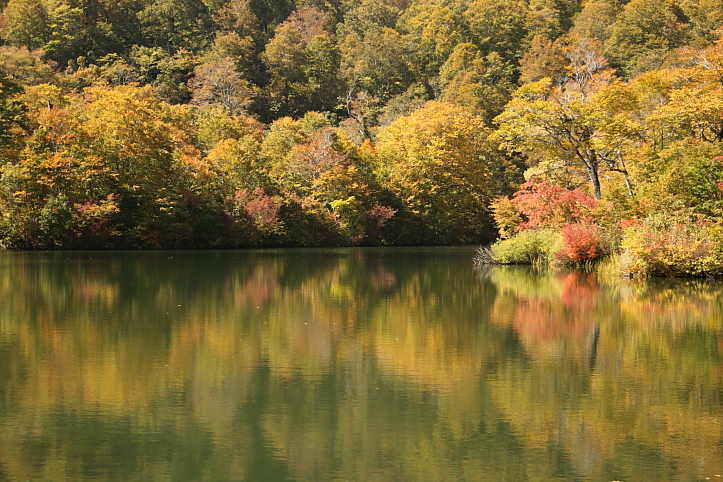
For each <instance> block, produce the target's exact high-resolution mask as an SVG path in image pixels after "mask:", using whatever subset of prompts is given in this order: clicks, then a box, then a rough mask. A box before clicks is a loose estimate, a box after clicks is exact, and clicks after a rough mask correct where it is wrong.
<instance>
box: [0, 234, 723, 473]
mask: <svg viewBox="0 0 723 482" xmlns="http://www.w3.org/2000/svg"><path fill="white" fill-rule="evenodd" d="M473 253H474V248H435V249H431V248H430V249H348V250H347V249H337V250H279V251H219V252H122V253H96V252H93V253H88V252H85V253H77V252H70V253H68V252H63V253H0V299H1V300H2V302H1V303H0V480H18V481H25V480H121V481H127V480H174V481H178V480H250V481H264V480H272V481H283V480H309V481H316V480H319V481H325V480H339V481H343V480H355V481H376V480H411V481H415V480H420V481H433V480H444V481H447V480H473V481H480V480H492V481H494V480H514V481H523V480H600V481H613V480H630V481H633V480H646V481H647V480H685V481H688V480H706V479H707V478H710V479H711V480H722V479H721V477H720V476H721V475H723V296H721V294H722V293H723V285H721V284H720V283H716V282H705V281H658V282H649V283H643V282H633V281H625V280H609V281H601V280H597V279H596V278H594V277H592V276H589V275H585V274H581V273H564V272H563V273H548V274H535V273H533V272H531V271H530V270H527V269H523V268H507V267H497V268H491V269H485V270H475V269H473V267H472V262H471V260H472V255H473Z"/></svg>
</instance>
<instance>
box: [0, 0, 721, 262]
mask: <svg viewBox="0 0 723 482" xmlns="http://www.w3.org/2000/svg"><path fill="white" fill-rule="evenodd" d="M0 8H1V9H2V16H1V17H0V39H1V40H0V245H1V246H2V247H4V248H7V249H118V248H225V247H245V246H356V245H420V244H485V245H488V244H490V243H492V242H494V244H493V245H492V246H491V248H490V249H489V250H487V251H486V252H485V256H488V257H489V259H490V260H494V261H495V262H504V263H536V262H544V263H559V264H579V263H587V262H590V261H594V260H598V259H600V258H607V259H608V260H610V259H613V260H614V264H615V267H616V268H615V269H621V270H622V271H624V272H626V273H628V274H631V275H694V276H700V275H705V276H715V275H720V274H723V245H722V244H721V241H723V157H722V156H723V40H721V38H720V36H721V31H719V30H718V29H719V28H720V27H721V25H722V24H723V5H721V4H720V3H719V2H708V1H704V0H631V1H629V2H626V1H624V0H610V1H607V0H586V1H583V2H578V1H576V0H473V1H461V0H297V1H295V2H294V1H293V0H274V1H272V0H118V1H108V0H0ZM495 240H497V241H496V242H495Z"/></svg>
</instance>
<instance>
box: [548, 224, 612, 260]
mask: <svg viewBox="0 0 723 482" xmlns="http://www.w3.org/2000/svg"><path fill="white" fill-rule="evenodd" d="M561 234H562V250H560V251H558V252H556V253H555V257H556V258H557V259H558V261H560V262H562V263H564V264H576V263H581V262H585V261H593V260H596V259H598V258H599V257H600V255H601V254H602V247H601V244H600V235H599V234H598V228H597V226H595V225H594V224H586V223H573V224H568V225H566V226H564V227H563V228H562V230H561Z"/></svg>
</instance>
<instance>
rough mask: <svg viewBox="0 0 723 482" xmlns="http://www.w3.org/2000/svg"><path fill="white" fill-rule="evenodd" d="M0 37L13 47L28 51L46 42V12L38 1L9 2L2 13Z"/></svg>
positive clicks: (12, 0) (47, 28) (21, 0)
mask: <svg viewBox="0 0 723 482" xmlns="http://www.w3.org/2000/svg"><path fill="white" fill-rule="evenodd" d="M2 16H3V19H4V22H3V27H2V29H1V30H0V36H2V38H3V39H5V40H6V41H7V42H8V43H9V44H10V45H12V46H14V47H27V48H28V49H30V50H34V49H37V48H39V47H42V46H43V45H45V43H46V42H47V41H48V33H49V26H48V23H49V20H48V11H47V10H46V8H45V5H44V4H43V2H42V1H40V0H10V1H9V2H8V4H7V6H6V7H5V9H4V10H3V13H2Z"/></svg>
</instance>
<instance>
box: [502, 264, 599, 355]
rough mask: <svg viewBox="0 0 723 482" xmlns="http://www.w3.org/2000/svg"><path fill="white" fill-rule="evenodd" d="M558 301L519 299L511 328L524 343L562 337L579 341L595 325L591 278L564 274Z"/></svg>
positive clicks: (594, 289)
mask: <svg viewBox="0 0 723 482" xmlns="http://www.w3.org/2000/svg"><path fill="white" fill-rule="evenodd" d="M562 276H563V277H564V278H563V280H562V282H563V291H562V295H561V296H560V299H559V300H556V299H548V298H520V299H519V300H518V305H517V309H516V311H515V316H514V319H513V327H514V329H515V331H516V332H517V334H518V336H519V337H520V339H521V340H522V341H523V342H524V343H526V344H527V343H529V344H534V343H540V342H543V343H544V342H552V341H557V340H561V339H565V338H573V339H575V340H583V339H585V338H586V337H587V336H589V334H590V331H591V330H592V329H593V327H594V326H595V325H596V319H595V314H594V312H593V310H592V308H594V306H595V305H596V303H597V299H596V298H597V294H598V291H599V290H598V286H597V282H596V281H595V278H594V277H592V276H589V275H585V274H583V273H568V274H563V275H562Z"/></svg>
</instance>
